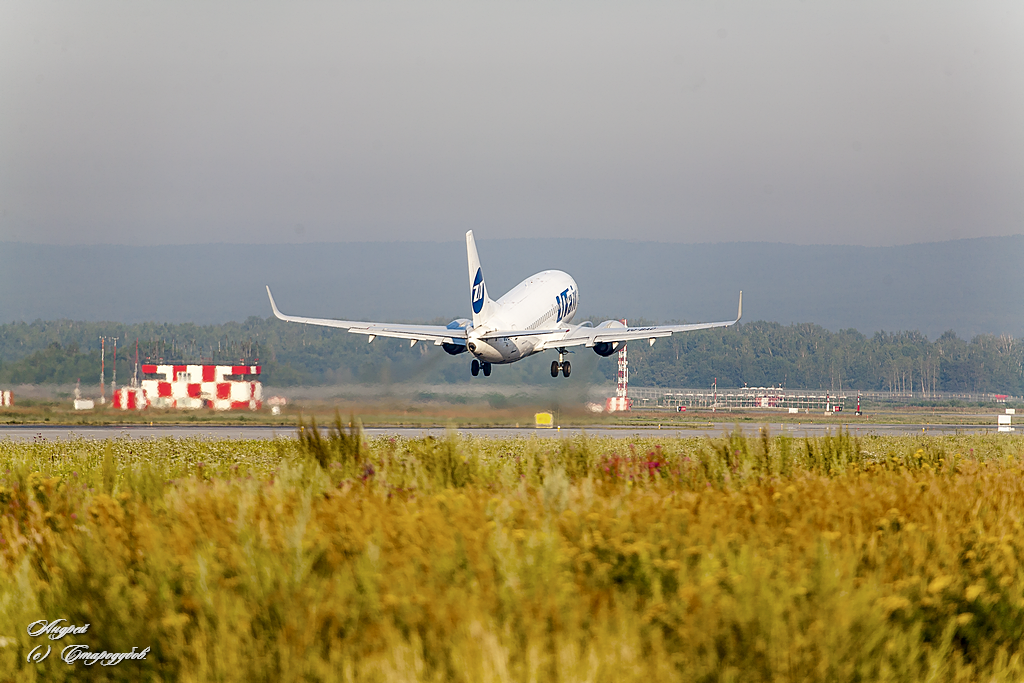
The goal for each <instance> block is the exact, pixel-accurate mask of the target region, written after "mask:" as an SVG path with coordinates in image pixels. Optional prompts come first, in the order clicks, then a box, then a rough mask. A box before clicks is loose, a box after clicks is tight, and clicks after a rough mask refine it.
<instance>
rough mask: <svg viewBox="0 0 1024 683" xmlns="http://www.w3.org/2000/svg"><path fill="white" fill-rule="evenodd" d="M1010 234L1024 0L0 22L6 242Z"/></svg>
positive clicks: (345, 8) (899, 240) (1017, 210)
mask: <svg viewBox="0 0 1024 683" xmlns="http://www.w3.org/2000/svg"><path fill="white" fill-rule="evenodd" d="M468 228H474V229H475V230H476V231H477V235H478V239H481V240H484V239H486V238H487V237H499V236H500V237H515V236H522V237H545V236H552V235H557V236H564V237H599V238H627V239H637V240H657V241H678V242H718V241H737V240H756V241H763V240H767V241H781V242H796V243H822V244H861V245H891V244H905V243H912V242H924V241H935V240H947V239H953V238H958V237H977V236H989V235H1009V234H1018V233H1022V232H1024V3H1021V2H1019V1H1017V0H1014V1H1012V2H985V3H969V2H956V3H950V2H936V1H934V0H929V1H927V2H909V1H908V2H889V1H886V2H838V1H837V2H828V3H814V2H788V1H776V2H769V3H765V2H752V1H751V2H742V3H738V2H646V3H645V2H617V3H610V2H598V1H593V2H564V1H561V2H505V3H492V2H488V3H483V2H473V3H469V2H426V3H425V2H350V3H341V2H315V3H314V2H300V3H285V2H276V3H268V2H244V3H237V4H236V3H229V2H215V3H211V2H195V3H190V2H182V1H179V0H176V1H175V2H169V3H149V2H145V3H144V2H126V1H118V2H99V1H90V2H75V3H72V2H41V1H38V0H32V1H31V2H15V1H12V0H5V1H4V2H3V3H2V4H0V241H12V240H13V241H28V242H42V243H55V244H74V243H123V244H168V243H197V242H320V241H350V240H458V239H461V236H462V233H463V232H464V231H465V230H466V229H468Z"/></svg>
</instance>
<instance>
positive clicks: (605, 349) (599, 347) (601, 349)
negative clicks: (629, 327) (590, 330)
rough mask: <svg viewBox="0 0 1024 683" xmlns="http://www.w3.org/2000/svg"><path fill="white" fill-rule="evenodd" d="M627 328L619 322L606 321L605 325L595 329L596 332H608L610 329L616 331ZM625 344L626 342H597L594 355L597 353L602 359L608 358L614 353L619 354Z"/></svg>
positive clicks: (602, 324)
mask: <svg viewBox="0 0 1024 683" xmlns="http://www.w3.org/2000/svg"><path fill="white" fill-rule="evenodd" d="M625 327H626V326H625V325H623V324H622V323H621V322H619V321H618V320H605V321H604V322H603V323H601V324H600V325H598V326H597V327H595V328H594V329H596V330H608V329H612V330H615V329H625ZM624 343H625V342H621V341H616V342H597V343H596V344H594V347H593V348H594V353H596V354H597V355H599V356H601V357H602V358H607V357H608V356H610V355H612V354H613V353H617V352H618V350H619V349H621V348H622V345H623V344H624Z"/></svg>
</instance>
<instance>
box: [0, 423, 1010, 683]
mask: <svg viewBox="0 0 1024 683" xmlns="http://www.w3.org/2000/svg"><path fill="white" fill-rule="evenodd" d="M0 473H2V474H0V514H2V517H0V537H2V538H0V540H2V542H0V680H18V681H22V680H27V681H32V680H40V681H41V680H46V681H50V680H56V681H69V680H80V679H82V678H85V677H86V676H87V677H88V678H89V679H90V680H92V679H96V680H168V681H169V680H195V681H203V680H218V681H234V680H245V681H282V680H322V681H393V680H398V681H405V680H408V681H420V680H443V681H504V680H516V681H520V680H521V681H529V680H537V681H547V680H557V681H577V680H579V681H584V680H592V681H604V680H608V681H611V680H615V681H619V680H648V681H650V680H697V681H702V680H703V681H718V680H742V681H758V680H765V681H767V680H773V681H797V680H841V681H855V680H863V681H868V680H870V681H876V680H906V681H917V680H940V681H946V680H949V681H953V680H963V681H973V680H982V679H984V680H1020V679H1021V678H1022V677H1024V663H1022V660H1021V656H1022V655H1021V645H1020V643H1021V640H1022V636H1024V565H1022V560H1024V555H1022V553H1024V533H1022V530H1024V527H1022V524H1024V477H1022V475H1024V439H1022V438H1021V437H1019V436H1011V437H1009V438H1007V437H1006V436H1005V435H999V436H998V437H997V436H996V435H989V436H970V437H967V436H961V437H928V438H924V437H920V438H919V437H901V438H877V437H865V438H861V439H855V438H853V437H851V436H849V435H848V434H846V433H839V434H836V435H831V436H827V437H822V438H814V439H793V438H790V437H787V436H778V437H774V436H771V435H770V434H768V433H767V432H763V433H762V434H761V436H760V437H757V438H744V437H742V436H740V435H738V434H732V435H725V436H723V437H722V438H720V439H712V440H708V439H664V440H651V439H592V438H588V437H574V438H567V439H561V440H547V439H531V438H522V439H508V440H491V439H476V438H464V437H460V436H459V435H457V434H455V433H451V434H449V435H448V436H447V437H445V438H440V439H433V438H425V439H412V440H406V439H401V438H383V437H382V438H378V439H374V440H372V441H367V440H366V439H365V438H364V437H363V436H362V434H361V433H360V432H359V428H358V424H357V423H355V422H354V421H353V423H352V424H350V425H345V424H343V423H342V421H341V420H340V419H339V420H338V421H337V422H336V423H335V425H334V426H333V428H332V429H330V430H329V431H328V432H327V433H321V432H320V431H319V430H318V429H316V428H315V426H314V425H308V426H304V428H303V430H302V433H301V435H300V437H299V438H298V439H280V440H277V441H273V442H266V441H251V442H247V441H231V442H223V441H204V440H199V439H184V440H169V439H167V440H153V441H142V440H128V439H119V440H115V441H112V442H106V443H103V442H91V441H84V440H69V441H62V442H46V441H39V442H37V443H31V444H15V443H12V442H10V441H5V442H0ZM42 618H45V619H51V620H52V619H56V618H65V619H67V620H68V621H69V622H70V623H73V624H78V625H81V624H84V623H89V624H90V627H89V631H88V632H87V633H86V634H83V635H69V636H66V637H65V638H64V639H62V640H61V641H57V642H56V643H54V644H55V645H56V646H58V647H57V648H55V649H59V647H62V646H63V645H65V644H67V643H69V642H77V643H84V644H88V646H89V649H90V650H92V651H102V650H108V651H117V652H121V651H125V650H130V649H131V647H132V646H137V647H138V648H140V649H141V648H143V647H146V646H149V647H151V648H152V649H151V651H150V653H149V655H148V656H147V658H146V659H145V660H143V661H125V662H122V663H121V664H119V665H117V666H115V667H103V668H101V667H100V666H99V665H95V666H93V667H92V668H90V669H88V670H86V668H85V667H84V665H82V664H81V663H78V664H75V665H71V666H69V665H67V664H64V663H62V662H60V660H59V659H57V656H56V654H53V655H51V656H50V657H49V658H48V659H47V660H45V661H43V662H41V663H38V664H33V663H29V662H27V661H26V657H27V655H28V653H29V651H30V650H31V649H32V648H33V647H35V646H36V645H38V644H39V643H40V642H42V641H41V640H40V639H39V638H31V637H29V636H28V634H27V633H26V627H27V625H28V624H29V623H31V622H33V621H36V620H37V619H42Z"/></svg>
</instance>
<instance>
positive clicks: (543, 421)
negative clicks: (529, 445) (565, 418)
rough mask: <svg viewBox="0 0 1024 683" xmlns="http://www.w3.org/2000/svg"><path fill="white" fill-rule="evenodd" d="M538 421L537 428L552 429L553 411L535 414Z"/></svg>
mask: <svg viewBox="0 0 1024 683" xmlns="http://www.w3.org/2000/svg"><path fill="white" fill-rule="evenodd" d="M533 419H534V421H535V422H536V425H537V429H551V425H552V424H553V420H552V419H551V413H537V414H536V415H534V416H533Z"/></svg>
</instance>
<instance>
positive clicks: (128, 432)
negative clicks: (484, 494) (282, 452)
mask: <svg viewBox="0 0 1024 683" xmlns="http://www.w3.org/2000/svg"><path fill="white" fill-rule="evenodd" d="M736 427H737V425H736V424H734V423H730V422H714V423H704V424H690V425H685V426H680V425H678V424H676V425H672V427H667V426H666V427H665V428H660V427H637V428H631V427H622V428H608V427H585V428H580V427H565V428H557V427H556V428H553V429H536V428H534V427H532V426H531V427H523V428H515V429H514V428H493V429H491V428H456V429H455V431H456V432H458V433H459V434H462V435H465V436H473V437H480V438H502V439H505V438H515V437H521V438H530V437H537V438H542V439H552V438H562V437H566V436H571V435H575V434H579V433H580V432H585V433H586V434H587V435H588V436H601V437H606V436H611V437H621V438H628V437H632V436H643V437H657V436H663V437H720V436H722V435H723V434H726V433H728V432H731V431H732V430H733V429H735V428H736ZM738 427H739V429H740V430H741V431H742V432H743V433H744V434H746V435H748V436H749V435H756V434H759V433H760V430H761V429H763V428H765V427H767V428H768V430H769V433H771V434H789V435H792V436H795V437H803V436H822V435H824V434H826V433H829V432H832V433H835V432H836V431H837V430H838V429H840V428H842V429H848V430H849V431H850V433H851V434H853V435H855V436H866V435H869V434H876V435H887V436H889V435H909V434H922V435H932V436H934V435H940V434H981V433H988V432H995V425H991V426H989V425H966V426H965V425H934V424H931V425H926V424H856V423H853V424H843V425H835V424H810V423H809V424H799V423H797V424H793V423H778V422H775V423H771V422H768V423H760V424H755V423H740V424H739V425H738ZM364 432H365V433H366V435H367V436H369V437H371V438H372V437H376V436H381V435H391V436H402V437H405V438H421V437H424V436H434V437H440V436H444V435H445V434H447V432H448V430H447V429H445V428H405V427H402V428H388V427H384V428H379V427H373V428H367V429H365V430H364ZM295 433H296V432H295V429H294V428H291V427H271V426H246V427H222V426H192V425H168V426H148V425H139V426H134V425H133V426H95V427H91V426H71V425H65V426H61V425H14V426H0V440H3V439H10V440H12V441H31V440H33V439H46V440H48V441H52V440H56V439H100V440H103V439H120V438H126V439H153V438H167V437H170V438H190V437H198V438H205V439H267V440H271V439H275V438H286V439H288V438H294V437H295Z"/></svg>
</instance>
